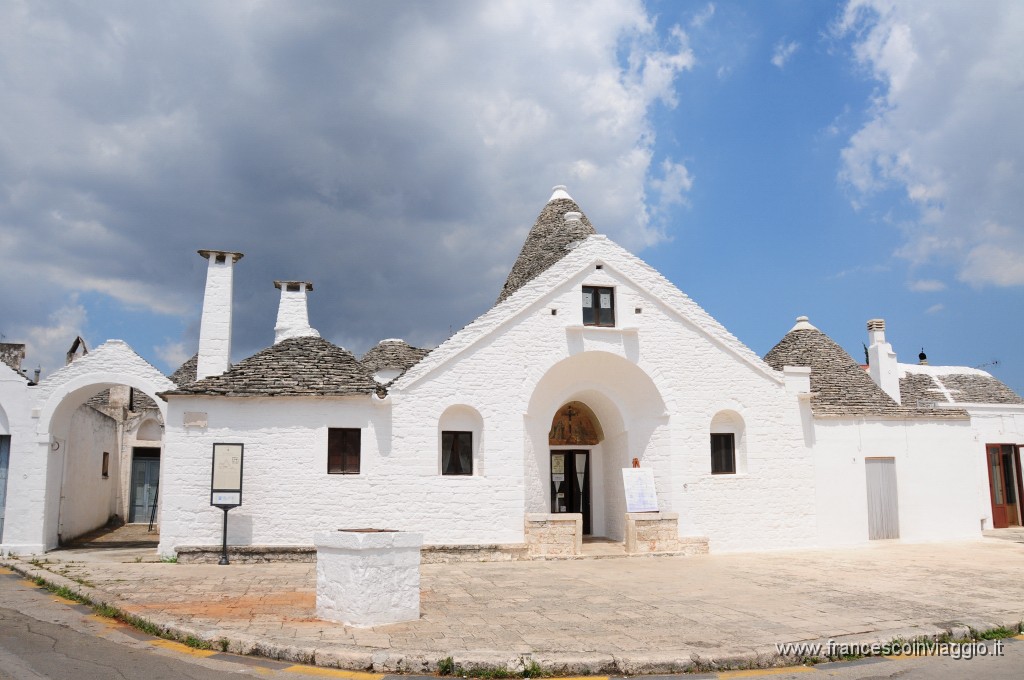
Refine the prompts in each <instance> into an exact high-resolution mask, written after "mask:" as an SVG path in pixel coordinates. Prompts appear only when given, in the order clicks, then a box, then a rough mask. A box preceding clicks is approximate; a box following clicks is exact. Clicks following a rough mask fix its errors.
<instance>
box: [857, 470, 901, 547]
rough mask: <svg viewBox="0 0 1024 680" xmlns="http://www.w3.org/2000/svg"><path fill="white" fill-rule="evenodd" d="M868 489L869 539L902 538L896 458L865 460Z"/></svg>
mask: <svg viewBox="0 0 1024 680" xmlns="http://www.w3.org/2000/svg"><path fill="white" fill-rule="evenodd" d="M864 467H865V469H866V472H867V489H868V538H869V539H871V540H879V539H886V538H899V537H900V508H899V497H898V495H897V487H896V459H895V458H865V459H864Z"/></svg>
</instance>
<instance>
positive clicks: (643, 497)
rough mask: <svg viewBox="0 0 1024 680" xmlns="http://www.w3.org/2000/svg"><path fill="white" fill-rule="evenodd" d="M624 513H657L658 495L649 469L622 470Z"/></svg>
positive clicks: (652, 472)
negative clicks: (624, 493)
mask: <svg viewBox="0 0 1024 680" xmlns="http://www.w3.org/2000/svg"><path fill="white" fill-rule="evenodd" d="M622 485H623V486H624V487H625V489H626V512H658V493H657V491H655V489H654V470H652V469H651V468H639V467H638V468H622Z"/></svg>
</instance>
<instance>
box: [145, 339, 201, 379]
mask: <svg viewBox="0 0 1024 680" xmlns="http://www.w3.org/2000/svg"><path fill="white" fill-rule="evenodd" d="M194 346H195V343H185V342H174V341H173V340H168V341H167V342H165V343H164V344H162V345H157V346H156V347H154V348H153V351H154V352H156V356H157V357H158V358H159V359H160V361H162V362H163V363H164V369H165V370H167V371H168V372H171V371H174V370H177V368H178V367H179V366H181V365H182V364H183V363H185V362H186V361H188V360H189V359H190V358H191V357H192V355H193V354H195V350H194V349H193V350H192V351H189V350H188V347H194Z"/></svg>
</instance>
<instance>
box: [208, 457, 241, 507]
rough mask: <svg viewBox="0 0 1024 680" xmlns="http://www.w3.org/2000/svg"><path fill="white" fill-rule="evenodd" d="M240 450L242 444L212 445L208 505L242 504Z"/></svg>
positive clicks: (231, 505) (232, 505) (226, 505)
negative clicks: (211, 469)
mask: <svg viewBox="0 0 1024 680" xmlns="http://www.w3.org/2000/svg"><path fill="white" fill-rule="evenodd" d="M242 452H243V445H242V444H214V445H213V475H212V477H211V480H210V505H216V506H218V507H222V508H224V507H235V506H237V505H241V504H242Z"/></svg>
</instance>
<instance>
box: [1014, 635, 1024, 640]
mask: <svg viewBox="0 0 1024 680" xmlns="http://www.w3.org/2000/svg"><path fill="white" fill-rule="evenodd" d="M1013 639H1014V640H1024V635H1014V636H1013Z"/></svg>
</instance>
